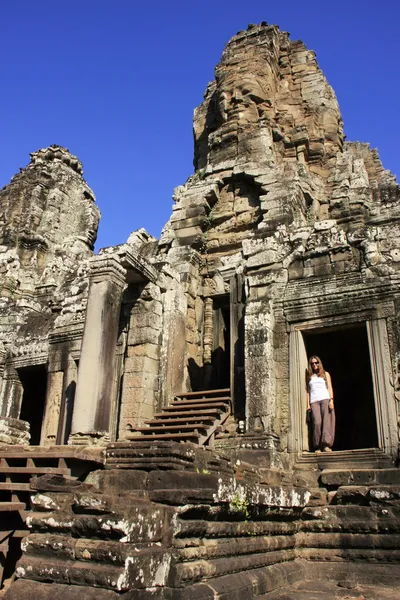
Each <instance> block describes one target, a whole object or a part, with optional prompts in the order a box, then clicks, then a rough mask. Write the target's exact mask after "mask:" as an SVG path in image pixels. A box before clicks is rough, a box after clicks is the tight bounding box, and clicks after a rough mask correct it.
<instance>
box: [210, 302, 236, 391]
mask: <svg viewBox="0 0 400 600" xmlns="http://www.w3.org/2000/svg"><path fill="white" fill-rule="evenodd" d="M213 332H214V340H213V351H212V354H211V367H212V368H211V389H224V388H229V387H230V379H231V374H230V347H231V327H230V306H229V296H228V295H226V296H221V297H219V298H215V299H214V327H213Z"/></svg>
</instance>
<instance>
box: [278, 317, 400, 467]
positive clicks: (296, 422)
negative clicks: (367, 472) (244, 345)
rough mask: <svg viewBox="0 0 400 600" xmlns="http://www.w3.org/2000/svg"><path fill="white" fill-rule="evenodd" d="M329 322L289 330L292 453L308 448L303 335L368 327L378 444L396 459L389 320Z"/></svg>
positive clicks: (346, 318) (343, 319) (336, 320)
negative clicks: (323, 330)
mask: <svg viewBox="0 0 400 600" xmlns="http://www.w3.org/2000/svg"><path fill="white" fill-rule="evenodd" d="M327 321H328V319H316V320H310V321H305V322H301V323H295V324H291V325H290V326H289V379H290V430H289V439H288V449H289V452H291V453H295V454H297V455H302V453H303V452H304V451H305V450H306V449H307V447H308V443H307V427H306V422H305V408H306V391H305V381H304V373H305V369H306V367H307V354H306V350H305V344H304V338H303V331H307V330H310V329H322V328H323V327H327V328H328V327H332V326H349V327H351V325H355V324H357V325H360V323H364V324H365V326H366V329H367V335H368V346H369V356H370V364H371V373H372V382H373V394H374V403H375V414H376V425H377V432H378V444H379V448H380V449H381V450H383V452H385V453H386V454H388V455H389V456H392V457H393V458H396V457H397V451H398V434H397V417H396V403H395V398H394V395H393V389H392V386H391V384H390V374H391V373H392V367H391V359H390V352H389V342H388V332H387V325H386V319H385V318H371V317H369V318H368V316H365V318H363V319H361V320H357V321H355V320H354V317H352V316H346V317H344V316H342V317H338V318H335V317H333V318H329V325H327Z"/></svg>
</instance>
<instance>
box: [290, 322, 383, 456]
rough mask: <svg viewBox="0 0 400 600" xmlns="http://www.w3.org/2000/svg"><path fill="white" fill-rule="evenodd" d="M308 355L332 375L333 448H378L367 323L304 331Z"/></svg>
mask: <svg viewBox="0 0 400 600" xmlns="http://www.w3.org/2000/svg"><path fill="white" fill-rule="evenodd" d="M302 334H303V339H304V346H305V350H306V353H307V358H309V357H310V356H311V355H313V354H316V355H317V356H319V357H320V358H321V360H322V362H323V365H324V368H325V370H326V371H328V372H329V373H330V374H331V377H332V384H333V390H334V395H335V410H336V436H335V443H334V446H333V450H354V449H359V448H376V447H378V446H379V443H378V432H377V420H376V411H375V400H374V389H373V381H372V373H371V359H370V351H369V345H368V335H367V329H366V325H365V323H360V324H357V325H352V326H346V327H340V328H331V327H329V328H326V327H325V328H324V329H318V330H315V329H313V330H307V331H303V332H302Z"/></svg>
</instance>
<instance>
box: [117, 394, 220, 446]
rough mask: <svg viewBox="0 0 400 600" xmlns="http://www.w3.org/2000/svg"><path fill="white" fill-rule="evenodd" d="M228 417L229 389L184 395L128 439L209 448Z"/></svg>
mask: <svg viewBox="0 0 400 600" xmlns="http://www.w3.org/2000/svg"><path fill="white" fill-rule="evenodd" d="M230 414H231V396H230V390H229V388H228V389H227V388H225V389H220V390H203V391H201V392H186V393H184V394H179V395H178V396H175V398H174V400H173V401H172V402H171V404H170V405H169V406H167V407H166V408H164V409H163V411H162V412H160V413H156V414H155V415H154V418H153V419H152V420H150V421H145V424H146V425H147V427H143V428H140V429H136V430H135V432H134V433H132V434H131V435H130V436H128V439H129V440H131V441H138V440H140V441H143V440H144V439H146V440H148V439H149V438H151V439H152V440H157V441H159V440H173V441H178V442H193V443H195V444H199V445H200V446H204V445H212V444H213V441H214V436H215V433H217V432H218V431H220V429H221V427H222V425H223V424H224V423H225V421H226V420H227V419H228V417H229V415H230Z"/></svg>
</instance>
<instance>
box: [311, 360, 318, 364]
mask: <svg viewBox="0 0 400 600" xmlns="http://www.w3.org/2000/svg"><path fill="white" fill-rule="evenodd" d="M311 364H312V365H319V360H312V361H311Z"/></svg>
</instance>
